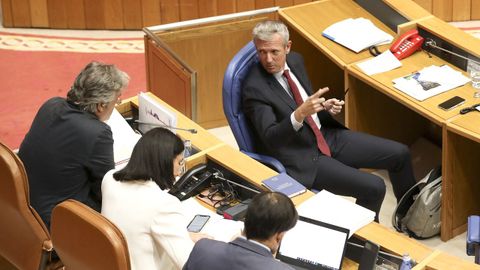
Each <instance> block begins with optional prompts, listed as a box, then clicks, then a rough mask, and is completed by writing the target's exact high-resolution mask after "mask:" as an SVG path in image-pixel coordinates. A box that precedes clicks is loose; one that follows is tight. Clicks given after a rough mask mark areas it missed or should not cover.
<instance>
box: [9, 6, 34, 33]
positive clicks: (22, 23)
mask: <svg viewBox="0 0 480 270" xmlns="http://www.w3.org/2000/svg"><path fill="white" fill-rule="evenodd" d="M12 13H13V15H12V17H13V23H14V25H15V26H17V27H31V26H32V20H31V15H30V1H29V0H15V1H12Z"/></svg>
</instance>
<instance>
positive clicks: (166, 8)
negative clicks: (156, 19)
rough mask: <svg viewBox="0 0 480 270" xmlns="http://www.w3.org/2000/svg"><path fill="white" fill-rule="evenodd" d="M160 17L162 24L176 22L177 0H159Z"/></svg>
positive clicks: (177, 17) (177, 14)
mask: <svg viewBox="0 0 480 270" xmlns="http://www.w3.org/2000/svg"><path fill="white" fill-rule="evenodd" d="M160 17H162V22H161V23H162V24H165V23H172V22H178V21H179V20H180V10H179V8H178V0H162V1H161V2H160Z"/></svg>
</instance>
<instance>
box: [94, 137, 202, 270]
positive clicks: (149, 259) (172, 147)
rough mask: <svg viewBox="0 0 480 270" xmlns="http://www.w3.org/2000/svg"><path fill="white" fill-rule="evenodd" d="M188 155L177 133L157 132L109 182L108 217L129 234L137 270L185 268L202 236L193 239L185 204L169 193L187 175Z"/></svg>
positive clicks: (105, 212) (105, 183)
mask: <svg viewBox="0 0 480 270" xmlns="http://www.w3.org/2000/svg"><path fill="white" fill-rule="evenodd" d="M183 150H184V146H183V142H182V140H181V139H180V138H179V137H177V136H176V135H175V134H173V133H172V132H170V131H169V130H167V129H164V128H155V129H152V130H150V131H149V132H147V133H146V134H144V135H143V136H142V138H141V139H140V140H139V141H138V143H137V144H136V146H135V147H134V149H133V152H132V156H131V158H130V161H129V162H128V164H127V165H126V166H125V168H123V169H121V170H120V171H115V170H111V171H109V172H108V173H107V174H106V175H105V177H104V178H103V182H102V197H103V198H102V214H103V215H104V216H105V217H107V218H108V219H109V220H111V221H112V222H113V223H114V224H115V225H116V226H117V227H118V228H119V229H120V230H121V231H122V233H123V234H124V235H125V237H126V239H127V244H128V249H129V252H130V261H131V264H132V269H133V270H140V269H141V270H144V269H147V270H148V269H152V270H153V269H181V268H182V267H183V265H184V264H185V262H186V261H187V259H188V256H189V254H190V252H191V251H192V248H193V245H194V240H197V239H196V238H199V237H201V235H193V234H192V235H190V234H189V232H188V231H187V225H188V222H189V220H187V219H186V217H185V216H184V215H183V214H182V212H183V211H182V205H181V203H180V201H179V200H178V199H177V198H176V197H174V196H173V195H170V194H169V193H168V190H169V189H170V188H171V187H172V186H173V183H174V181H175V177H176V176H179V175H180V174H181V173H182V171H183V166H184V160H183ZM192 239H193V240H192Z"/></svg>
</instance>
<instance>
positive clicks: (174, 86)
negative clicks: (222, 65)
mask: <svg viewBox="0 0 480 270" xmlns="http://www.w3.org/2000/svg"><path fill="white" fill-rule="evenodd" d="M145 48H146V50H145V52H146V55H145V58H146V60H147V61H146V65H147V80H148V87H149V89H148V90H149V91H150V92H152V93H153V94H155V95H156V96H157V97H159V98H161V99H162V100H163V101H165V102H166V103H168V104H169V105H171V106H172V107H174V108H175V109H177V110H178V111H180V112H182V113H183V114H184V115H186V116H187V117H192V111H191V107H192V104H191V93H190V92H191V76H195V74H192V73H190V72H188V71H187V70H186V69H185V68H184V67H183V66H182V65H180V64H179V63H178V62H177V61H176V60H175V59H174V58H173V57H172V56H171V54H170V53H169V52H168V51H166V50H165V49H164V48H162V47H161V46H157V44H155V43H154V42H153V41H152V40H150V39H149V38H145Z"/></svg>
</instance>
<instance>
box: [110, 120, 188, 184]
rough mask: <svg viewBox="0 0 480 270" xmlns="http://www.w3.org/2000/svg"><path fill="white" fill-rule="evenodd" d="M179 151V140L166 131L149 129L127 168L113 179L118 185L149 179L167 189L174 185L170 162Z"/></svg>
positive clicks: (141, 139) (116, 173) (181, 143)
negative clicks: (119, 183) (118, 182)
mask: <svg viewBox="0 0 480 270" xmlns="http://www.w3.org/2000/svg"><path fill="white" fill-rule="evenodd" d="M183 149H184V146H183V141H182V140H181V139H180V138H179V137H178V136H177V135H175V134H173V133H172V132H171V131H170V130H168V129H165V128H154V129H151V130H150V131H148V132H147V133H145V134H144V135H143V136H142V137H141V138H140V140H139V141H138V142H137V144H136V145H135V147H134V148H133V152H132V156H131V157H130V161H129V162H128V164H127V166H125V168H123V169H122V170H120V171H118V172H115V173H114V174H113V178H114V179H115V180H117V181H122V182H123V181H135V180H144V181H147V180H150V179H151V180H153V181H154V182H155V183H157V185H158V186H159V187H160V188H161V189H170V188H172V186H173V183H174V182H175V177H174V175H173V160H174V159H175V157H177V156H178V155H180V154H181V153H182V152H183Z"/></svg>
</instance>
